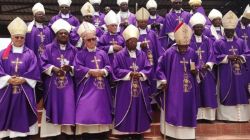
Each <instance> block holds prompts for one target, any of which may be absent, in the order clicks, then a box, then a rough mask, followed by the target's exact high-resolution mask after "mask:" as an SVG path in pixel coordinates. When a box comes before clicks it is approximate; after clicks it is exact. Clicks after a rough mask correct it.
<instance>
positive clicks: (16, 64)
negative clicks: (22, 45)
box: [11, 57, 23, 73]
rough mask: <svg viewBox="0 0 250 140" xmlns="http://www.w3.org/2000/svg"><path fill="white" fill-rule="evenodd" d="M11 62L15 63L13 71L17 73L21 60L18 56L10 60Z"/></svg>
mask: <svg viewBox="0 0 250 140" xmlns="http://www.w3.org/2000/svg"><path fill="white" fill-rule="evenodd" d="M11 63H12V64H15V73H17V72H18V68H19V64H22V63H23V62H22V61H19V58H18V57H17V58H16V61H12V62H11Z"/></svg>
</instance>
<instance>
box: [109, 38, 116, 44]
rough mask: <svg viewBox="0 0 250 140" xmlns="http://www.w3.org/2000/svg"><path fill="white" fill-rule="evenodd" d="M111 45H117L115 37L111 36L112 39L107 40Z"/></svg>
mask: <svg viewBox="0 0 250 140" xmlns="http://www.w3.org/2000/svg"><path fill="white" fill-rule="evenodd" d="M109 43H110V44H112V45H117V41H115V39H114V38H113V39H112V41H110V42H109Z"/></svg>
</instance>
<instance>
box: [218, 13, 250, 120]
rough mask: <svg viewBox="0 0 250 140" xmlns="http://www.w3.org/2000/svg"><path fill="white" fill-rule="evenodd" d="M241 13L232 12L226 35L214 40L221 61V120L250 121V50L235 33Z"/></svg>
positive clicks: (226, 20)
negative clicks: (249, 70)
mask: <svg viewBox="0 0 250 140" xmlns="http://www.w3.org/2000/svg"><path fill="white" fill-rule="evenodd" d="M237 23H238V18H237V16H236V15H235V14H234V13H233V12H232V11H229V12H227V14H225V16H224V17H223V19H222V24H223V27H224V29H225V30H224V31H225V36H224V37H223V38H221V39H220V40H218V41H216V42H215V43H214V55H215V57H216V61H217V64H218V83H219V85H218V89H219V90H218V96H219V107H218V110H217V117H218V118H217V119H218V120H225V121H236V122H241V121H249V116H248V113H249V108H248V106H249V102H248V96H249V95H248V94H247V91H246V87H245V86H246V84H245V83H246V78H245V77H246V76H248V75H246V67H245V64H244V63H246V57H247V55H249V50H248V49H247V46H246V44H245V42H244V41H243V40H242V39H240V38H238V37H236V36H235V28H236V26H237Z"/></svg>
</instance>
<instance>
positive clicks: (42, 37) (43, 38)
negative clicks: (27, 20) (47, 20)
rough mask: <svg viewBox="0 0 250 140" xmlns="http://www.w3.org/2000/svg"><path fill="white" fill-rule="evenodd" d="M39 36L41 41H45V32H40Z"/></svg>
mask: <svg viewBox="0 0 250 140" xmlns="http://www.w3.org/2000/svg"><path fill="white" fill-rule="evenodd" d="M37 36H39V37H40V39H41V42H42V43H43V42H44V40H45V35H44V34H43V32H40V33H39V35H37Z"/></svg>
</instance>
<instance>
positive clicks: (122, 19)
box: [117, 0, 136, 34]
mask: <svg viewBox="0 0 250 140" xmlns="http://www.w3.org/2000/svg"><path fill="white" fill-rule="evenodd" d="M128 2H129V0H117V5H118V6H119V8H120V11H119V12H118V13H117V16H118V20H119V23H120V25H119V27H120V30H119V32H120V33H121V34H122V33H123V31H124V29H125V28H126V27H127V26H128V25H130V24H133V25H136V18H135V15H134V14H133V13H131V12H130V11H129V9H128Z"/></svg>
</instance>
